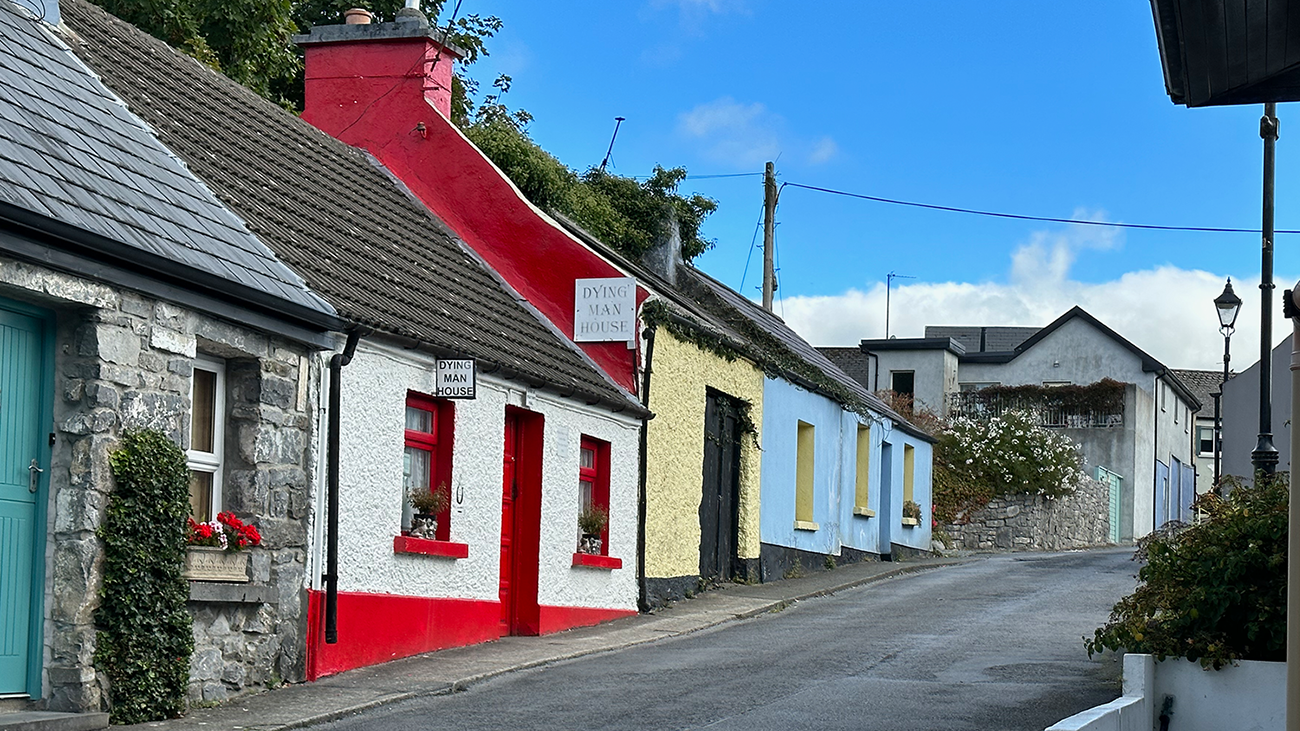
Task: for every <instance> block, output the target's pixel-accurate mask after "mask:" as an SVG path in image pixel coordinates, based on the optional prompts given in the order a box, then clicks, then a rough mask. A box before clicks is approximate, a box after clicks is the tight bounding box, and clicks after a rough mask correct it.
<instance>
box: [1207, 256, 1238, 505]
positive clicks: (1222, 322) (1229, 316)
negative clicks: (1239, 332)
mask: <svg viewBox="0 0 1300 731" xmlns="http://www.w3.org/2000/svg"><path fill="white" fill-rule="evenodd" d="M1214 308H1215V309H1216V310H1218V311H1219V332H1221V333H1223V380H1222V381H1220V382H1219V392H1218V393H1215V394H1211V395H1212V396H1214V491H1215V492H1216V493H1217V492H1219V477H1220V469H1219V465H1220V461H1219V460H1220V459H1221V457H1222V454H1221V453H1222V452H1223V418H1222V416H1221V414H1220V411H1219V400H1220V399H1222V398H1223V387H1224V384H1226V383H1227V382H1228V360H1229V358H1230V357H1231V356H1229V354H1228V353H1229V351H1228V344H1229V342H1231V340H1232V330H1233V326H1234V325H1236V324H1237V314H1238V313H1240V312H1241V298H1240V297H1238V296H1237V293H1236V292H1233V291H1232V277H1228V283H1227V284H1225V285H1223V294H1221V295H1219V296H1218V297H1215V298H1214Z"/></svg>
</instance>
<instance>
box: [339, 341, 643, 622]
mask: <svg viewBox="0 0 1300 731" xmlns="http://www.w3.org/2000/svg"><path fill="white" fill-rule="evenodd" d="M433 379H434V371H433V367H432V363H431V361H430V359H429V358H428V357H427V356H425V355H423V354H420V353H416V352H413V351H409V350H406V349H402V348H397V347H391V346H387V345H384V344H382V343H379V342H375V341H372V340H363V341H362V343H361V345H360V347H358V349H357V353H356V357H355V358H354V359H353V361H352V363H351V364H350V365H349V366H348V367H347V368H345V369H344V371H343V390H342V404H341V405H342V413H341V428H342V434H343V437H342V439H341V444H340V463H341V473H340V510H339V535H340V537H341V540H340V544H339V545H340V552H339V591H341V592H364V593H373V594H395V595H401V596H413V597H436V598H456V599H475V600H482V601H497V599H498V592H499V586H498V579H499V574H500V570H501V489H502V485H501V482H502V454H503V450H504V444H503V434H504V433H505V413H506V407H507V406H516V407H520V408H523V409H525V410H527V411H531V412H534V413H537V414H540V415H542V417H543V419H544V426H543V455H542V513H541V525H542V531H541V545H540V558H539V567H538V571H539V581H538V603H539V604H541V605H543V606H559V607H592V608H611V609H634V608H635V606H636V597H637V585H636V542H637V541H636V536H637V454H638V447H639V445H638V428H639V426H640V422H639V421H638V420H635V419H632V418H629V417H620V416H617V415H614V414H611V413H609V412H608V411H604V410H600V409H595V408H589V407H585V406H583V405H582V404H579V403H577V402H572V401H567V400H564V399H560V398H558V397H552V396H547V395H544V394H539V393H537V392H535V391H532V390H531V389H529V388H527V387H526V386H523V385H521V384H517V383H514V382H510V381H504V380H501V379H498V378H494V377H492V376H490V375H483V374H479V376H478V394H477V398H475V399H472V400H461V401H456V402H455V430H454V449H453V453H452V481H451V488H452V494H453V496H454V497H453V504H452V515H451V532H450V540H451V541H454V542H457V543H465V544H468V546H469V556H468V557H466V558H460V559H444V558H432V557H429V556H422V555H415V554H397V553H394V552H393V538H394V536H397V535H399V534H400V533H401V518H402V505H403V501H404V499H405V496H404V491H403V487H402V471H403V467H402V465H403V452H404V439H403V432H404V424H405V407H406V396H407V392H408V391H416V392H418V393H426V394H427V393H431V392H432V391H433ZM583 435H587V436H592V437H595V438H597V439H601V440H604V441H607V442H609V443H610V455H611V459H610V466H611V469H610V501H609V508H610V509H609V521H610V522H609V555H610V556H614V557H618V558H621V559H622V560H623V567H622V568H618V569H613V570H610V571H590V570H585V569H583V568H581V567H574V566H573V565H572V557H573V553H574V551H575V550H576V549H577V520H578V512H579V506H578V500H579V497H578V452H579V444H580V440H581V438H582V436H583Z"/></svg>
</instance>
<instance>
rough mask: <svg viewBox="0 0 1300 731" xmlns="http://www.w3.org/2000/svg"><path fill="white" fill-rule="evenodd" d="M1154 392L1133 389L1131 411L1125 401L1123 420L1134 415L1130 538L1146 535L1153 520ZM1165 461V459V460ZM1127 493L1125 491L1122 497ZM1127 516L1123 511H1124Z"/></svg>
mask: <svg viewBox="0 0 1300 731" xmlns="http://www.w3.org/2000/svg"><path fill="white" fill-rule="evenodd" d="M1154 390H1155V389H1154V388H1151V389H1145V388H1136V389H1134V390H1133V392H1132V393H1133V397H1134V398H1133V402H1132V404H1133V410H1132V411H1131V412H1130V411H1128V405H1129V402H1128V400H1127V399H1126V400H1125V412H1124V419H1125V421H1127V420H1128V416H1129V414H1130V413H1132V414H1133V415H1134V419H1133V421H1134V429H1135V430H1136V434H1135V438H1136V440H1137V441H1136V443H1135V444H1134V445H1133V470H1134V473H1135V474H1134V478H1133V484H1132V490H1131V494H1132V496H1133V505H1132V516H1133V537H1134V538H1137V537H1140V536H1144V535H1146V534H1147V533H1150V532H1151V530H1152V528H1153V527H1154V521H1155V484H1156V467H1155V465H1156V455H1157V454H1158V452H1157V451H1156V444H1155V440H1154V439H1153V438H1152V437H1153V430H1154V429H1155V420H1156V409H1157V408H1158V407H1157V406H1156V400H1155V396H1154V395H1153V391H1154ZM1168 459H1169V458H1168V457H1167V456H1166V457H1165V460H1168ZM1128 493H1130V490H1129V489H1128V488H1127V486H1126V488H1125V494H1126V495H1127V494H1128ZM1125 513H1126V515H1127V513H1128V511H1127V509H1126V511H1125Z"/></svg>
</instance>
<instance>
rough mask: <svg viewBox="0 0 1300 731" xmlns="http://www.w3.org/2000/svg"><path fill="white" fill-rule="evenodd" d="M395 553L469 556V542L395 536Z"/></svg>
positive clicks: (446, 556)
mask: <svg viewBox="0 0 1300 731" xmlns="http://www.w3.org/2000/svg"><path fill="white" fill-rule="evenodd" d="M393 553H418V554H420V555H422V556H442V557H443V558H468V557H469V544H468V543H455V542H453V541H435V540H431V539H428V538H412V537H411V536H394V537H393Z"/></svg>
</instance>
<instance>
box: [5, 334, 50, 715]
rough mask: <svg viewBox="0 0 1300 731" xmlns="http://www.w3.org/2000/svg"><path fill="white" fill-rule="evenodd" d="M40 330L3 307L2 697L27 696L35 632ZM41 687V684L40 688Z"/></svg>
mask: <svg viewBox="0 0 1300 731" xmlns="http://www.w3.org/2000/svg"><path fill="white" fill-rule="evenodd" d="M43 333H44V324H43V323H42V322H41V321H40V320H38V319H36V318H34V317H29V316H27V315H23V314H19V313H17V312H12V311H9V310H6V309H0V694H10V693H30V692H31V690H30V689H31V687H33V685H34V684H33V683H32V682H30V681H32V680H33V678H32V677H31V671H32V665H33V660H34V659H39V658H33V656H32V644H33V642H32V636H33V633H37V632H38V631H39V628H40V622H39V614H37V611H36V610H37V604H36V601H37V600H38V599H39V597H38V596H36V595H37V594H39V592H40V587H39V585H38V583H37V579H38V577H39V576H40V575H41V571H40V567H39V566H38V565H37V564H36V561H37V559H43V558H44V556H43V554H42V553H41V552H38V551H36V550H35V541H36V538H37V536H38V535H41V533H42V532H41V531H40V530H39V527H38V525H37V517H38V516H37V513H38V503H37V501H38V499H40V497H41V496H42V495H43V490H42V487H43V484H44V483H43V481H42V480H41V476H42V471H43V470H44V469H46V468H47V467H48V466H49V465H48V464H44V463H43V460H44V459H46V456H45V452H46V450H44V449H43V448H42V444H41V434H42V432H43V430H42V429H41V418H42V412H43V406H42V405H43V403H44V401H45V397H44V384H45V383H46V373H45V370H46V366H45V363H44V352H45V346H44V337H43ZM37 687H39V686H37Z"/></svg>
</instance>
